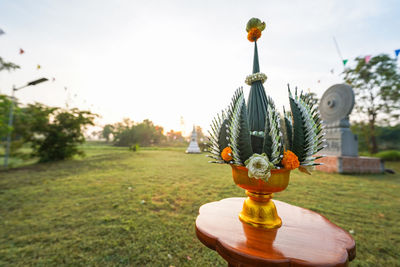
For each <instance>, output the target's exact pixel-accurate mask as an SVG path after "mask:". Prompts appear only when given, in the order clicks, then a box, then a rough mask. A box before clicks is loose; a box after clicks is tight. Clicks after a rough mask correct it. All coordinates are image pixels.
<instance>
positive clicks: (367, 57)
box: [364, 55, 371, 64]
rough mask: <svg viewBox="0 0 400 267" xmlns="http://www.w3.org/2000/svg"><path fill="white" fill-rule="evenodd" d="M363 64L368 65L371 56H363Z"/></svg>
mask: <svg viewBox="0 0 400 267" xmlns="http://www.w3.org/2000/svg"><path fill="white" fill-rule="evenodd" d="M364 59H365V63H367V64H368V62H369V61H370V60H371V55H368V56H365V58H364Z"/></svg>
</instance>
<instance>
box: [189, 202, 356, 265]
mask: <svg viewBox="0 0 400 267" xmlns="http://www.w3.org/2000/svg"><path fill="white" fill-rule="evenodd" d="M243 201H244V198H227V199H223V200H221V201H217V202H211V203H208V204H205V205H203V206H201V207H200V210H199V213H200V214H199V216H198V217H197V220H196V234H197V237H198V238H199V240H200V241H201V242H202V243H203V244H204V245H206V246H207V247H209V248H211V249H214V250H216V251H217V252H218V253H219V254H220V255H221V256H222V257H223V258H224V259H225V260H226V261H227V262H228V264H229V266H347V265H348V262H349V261H351V260H353V259H354V258H355V255H356V246H355V242H354V239H353V238H352V237H351V235H350V234H349V233H347V232H346V231H345V230H343V229H342V228H340V227H338V226H336V225H335V224H333V223H331V222H330V221H329V220H328V219H326V218H325V217H323V216H321V215H320V214H318V213H316V212H313V211H310V210H307V209H304V208H300V207H296V206H293V205H290V204H287V203H285V202H281V201H277V200H274V202H275V205H276V208H277V210H278V215H279V216H280V217H281V218H282V226H281V227H280V228H278V229H273V230H270V229H262V228H255V227H253V226H250V225H248V224H245V223H242V222H241V221H240V220H239V218H238V214H239V212H240V211H241V209H242V205H243Z"/></svg>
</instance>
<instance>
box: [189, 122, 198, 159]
mask: <svg viewBox="0 0 400 267" xmlns="http://www.w3.org/2000/svg"><path fill="white" fill-rule="evenodd" d="M186 153H188V154H195V153H201V151H200V148H199V145H198V144H197V133H196V128H195V127H194V125H193V132H192V136H191V137H190V143H189V146H188V148H187V149H186Z"/></svg>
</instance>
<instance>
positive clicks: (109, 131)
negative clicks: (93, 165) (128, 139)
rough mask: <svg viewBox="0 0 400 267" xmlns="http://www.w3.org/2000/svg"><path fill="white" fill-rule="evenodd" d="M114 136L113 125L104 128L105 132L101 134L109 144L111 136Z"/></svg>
mask: <svg viewBox="0 0 400 267" xmlns="http://www.w3.org/2000/svg"><path fill="white" fill-rule="evenodd" d="M113 134H114V126H113V125H111V124H107V125H105V126H104V127H103V131H102V132H101V136H102V137H104V138H105V139H106V141H107V142H109V141H110V136H111V135H113Z"/></svg>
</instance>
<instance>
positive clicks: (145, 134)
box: [113, 119, 165, 146]
mask: <svg viewBox="0 0 400 267" xmlns="http://www.w3.org/2000/svg"><path fill="white" fill-rule="evenodd" d="M113 134H114V142H115V143H114V144H115V145H116V146H132V145H136V144H139V145H141V146H150V145H154V144H160V143H161V142H162V141H163V140H164V139H165V136H164V135H163V128H162V127H160V126H156V125H154V124H153V122H152V121H150V120H144V121H143V122H141V123H137V124H134V123H133V121H131V120H129V119H128V120H127V119H125V120H124V121H123V122H122V123H121V122H119V123H116V124H114V133H113Z"/></svg>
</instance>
